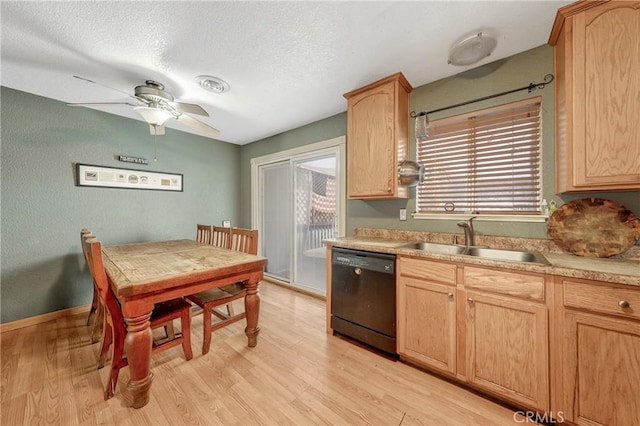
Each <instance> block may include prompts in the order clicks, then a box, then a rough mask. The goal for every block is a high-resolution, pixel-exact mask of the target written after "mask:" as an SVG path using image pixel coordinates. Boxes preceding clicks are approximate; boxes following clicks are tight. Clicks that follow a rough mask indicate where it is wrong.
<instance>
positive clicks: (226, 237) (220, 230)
mask: <svg viewBox="0 0 640 426" xmlns="http://www.w3.org/2000/svg"><path fill="white" fill-rule="evenodd" d="M210 244H211V245H213V246H216V247H221V248H231V228H228V227H224V226H214V227H213V231H212V237H211V243H210Z"/></svg>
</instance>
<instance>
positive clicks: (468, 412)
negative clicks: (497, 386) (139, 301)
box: [0, 283, 523, 426]
mask: <svg viewBox="0 0 640 426" xmlns="http://www.w3.org/2000/svg"><path fill="white" fill-rule="evenodd" d="M260 289H261V290H260V294H261V299H262V300H261V311H260V326H261V330H262V331H261V332H260V335H259V338H258V346H257V347H255V348H253V349H249V348H248V347H247V340H246V337H245V335H244V332H243V330H244V325H243V323H242V322H240V323H236V324H233V325H231V326H229V327H226V328H225V329H222V330H219V331H218V332H216V333H215V334H214V336H213V337H212V342H211V351H210V352H209V353H208V354H207V355H204V356H203V355H202V354H201V344H202V316H201V315H199V316H196V317H194V319H193V323H192V336H193V350H194V358H193V359H192V360H191V361H189V362H186V361H185V359H184V355H183V353H182V349H181V348H180V347H176V348H173V349H170V350H168V351H165V352H163V353H160V354H158V355H157V356H155V357H153V360H152V371H153V373H154V381H153V386H152V387H151V392H150V402H149V404H148V405H147V406H145V407H144V408H142V409H139V410H136V409H132V408H129V407H127V405H128V403H129V401H128V398H127V393H126V392H125V391H124V387H125V383H126V382H127V381H128V379H129V375H128V369H127V368H124V369H123V370H122V371H121V372H120V379H119V382H118V388H117V390H116V394H115V396H114V398H112V399H110V400H109V401H104V400H103V389H104V385H105V383H106V381H107V377H108V366H106V367H105V368H104V369H102V370H96V361H97V354H98V346H99V345H98V344H94V345H92V344H91V343H90V328H89V327H87V326H86V325H85V320H86V315H85V314H82V315H75V316H70V317H67V318H63V319H59V320H54V321H49V322H47V323H43V324H40V325H35V326H31V327H27V328H22V329H19V330H14V331H7V332H4V333H2V335H1V345H2V346H1V356H2V380H1V392H2V395H1V408H0V409H1V411H2V413H1V417H0V423H1V424H2V426H12V425H26V424H52V425H76V424H82V425H93V424H107V425H115V424H117V425H129V424H130V425H191V424H194V425H195V424H200V425H206V424H224V425H233V424H238V425H249V424H268V425H272V424H273V425H275V424H278V425H285V424H290V425H315V424H332V425H360V424H371V425H412V424H425V425H496V424H511V425H513V424H516V421H514V413H513V411H511V410H509V409H507V408H505V407H503V406H500V405H497V404H494V403H492V402H490V401H487V400H485V399H483V398H482V397H480V396H478V395H476V394H474V393H471V392H468V391H466V390H464V389H461V388H459V387H456V386H455V385H453V384H451V383H448V382H446V381H443V380H440V379H438V378H436V377H434V376H431V375H429V374H427V373H425V372H423V371H420V370H418V369H415V368H413V367H411V366H409V365H406V364H403V363H401V362H396V361H393V360H390V359H387V358H385V357H382V356H380V355H377V354H374V353H372V352H370V351H368V350H365V349H363V348H361V347H359V346H357V345H354V344H352V343H349V342H347V341H345V340H343V339H341V338H339V337H335V336H329V335H327V334H326V333H325V303H324V302H323V301H321V300H317V299H314V298H312V297H310V296H306V295H303V294H299V293H296V292H294V291H291V290H288V289H285V288H282V287H279V286H277V285H274V284H270V283H263V284H261V287H260ZM176 325H178V322H176ZM519 423H523V422H522V420H521V418H520V422H519ZM519 423H518V424H519Z"/></svg>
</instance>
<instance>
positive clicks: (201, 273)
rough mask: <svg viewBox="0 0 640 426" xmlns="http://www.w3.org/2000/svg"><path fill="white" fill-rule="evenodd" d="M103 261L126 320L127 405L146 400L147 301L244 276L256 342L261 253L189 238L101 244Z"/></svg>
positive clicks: (138, 404)
mask: <svg viewBox="0 0 640 426" xmlns="http://www.w3.org/2000/svg"><path fill="white" fill-rule="evenodd" d="M102 252H103V262H104V266H105V269H106V272H107V277H108V278H109V283H110V285H111V287H112V288H113V292H114V293H115V295H116V297H117V298H118V300H119V301H120V306H121V307H122V313H123V315H124V318H125V321H126V323H127V336H126V339H125V352H126V355H127V359H128V361H129V374H130V380H129V383H128V384H127V390H128V391H130V392H131V394H132V396H133V404H132V405H133V407H134V408H140V407H143V406H145V405H146V404H147V403H148V402H149V389H150V388H151V383H152V381H153V374H152V373H151V347H152V343H153V338H152V332H151V328H150V322H149V319H150V317H151V312H152V311H153V307H154V305H155V304H156V303H158V302H163V301H166V300H170V299H173V298H176V297H182V296H187V295H190V294H194V293H197V292H200V291H203V290H207V289H211V288H216V287H220V286H223V285H226V284H231V283H236V282H244V284H245V286H246V289H247V293H246V296H245V300H244V306H245V312H246V316H247V318H246V319H247V327H246V329H245V334H246V335H247V339H248V346H249V347H254V346H256V344H257V339H258V333H259V331H260V327H259V326H258V316H259V311H260V298H259V295H258V284H259V283H260V281H262V278H263V271H264V267H265V265H266V263H267V259H265V258H264V257H260V256H255V255H252V254H247V253H242V252H239V251H234V250H228V249H223V248H219V247H215V246H211V245H207V244H202V243H199V242H196V241H192V240H171V241H159V242H148V243H134V244H125V245H116V246H107V247H103V250H102Z"/></svg>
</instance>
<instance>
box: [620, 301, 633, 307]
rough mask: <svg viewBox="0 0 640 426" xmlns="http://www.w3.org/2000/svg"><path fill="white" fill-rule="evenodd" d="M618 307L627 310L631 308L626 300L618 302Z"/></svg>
mask: <svg viewBox="0 0 640 426" xmlns="http://www.w3.org/2000/svg"><path fill="white" fill-rule="evenodd" d="M618 306H620V307H621V308H628V307H629V306H631V304H630V303H629V302H627V301H626V300H621V301H619V302H618Z"/></svg>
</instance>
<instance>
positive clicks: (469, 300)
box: [467, 297, 475, 305]
mask: <svg viewBox="0 0 640 426" xmlns="http://www.w3.org/2000/svg"><path fill="white" fill-rule="evenodd" d="M467 302H469V304H470V305H472V304H473V303H475V300H473V299H472V298H470V297H467Z"/></svg>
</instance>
